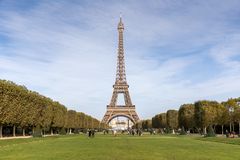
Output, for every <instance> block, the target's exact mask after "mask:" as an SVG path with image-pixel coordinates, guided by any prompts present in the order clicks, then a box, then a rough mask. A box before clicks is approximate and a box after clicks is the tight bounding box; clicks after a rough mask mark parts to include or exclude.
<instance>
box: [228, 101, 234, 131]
mask: <svg viewBox="0 0 240 160" xmlns="http://www.w3.org/2000/svg"><path fill="white" fill-rule="evenodd" d="M233 112H234V108H233V107H232V106H230V107H229V116H230V132H232V128H233V131H234V123H233V127H232V119H233V118H232V115H233Z"/></svg>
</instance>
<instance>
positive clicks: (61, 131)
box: [59, 128, 67, 135]
mask: <svg viewBox="0 0 240 160" xmlns="http://www.w3.org/2000/svg"><path fill="white" fill-rule="evenodd" d="M59 134H60V135H66V134H67V133H66V129H65V128H61V130H60V132H59Z"/></svg>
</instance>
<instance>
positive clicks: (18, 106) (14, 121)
mask: <svg viewBox="0 0 240 160" xmlns="http://www.w3.org/2000/svg"><path fill="white" fill-rule="evenodd" d="M99 127H104V126H103V124H100V121H98V120H97V119H96V118H93V117H91V116H89V115H87V114H84V113H82V112H76V111H74V110H67V108H66V107H65V106H64V105H62V104H60V103H59V102H57V101H53V100H52V99H50V98H48V97H45V96H43V95H41V94H39V93H37V92H34V91H30V90H28V89H27V88H26V87H25V86H20V85H17V84H15V83H13V82H11V81H6V80H0V137H2V136H3V135H4V134H9V132H10V131H11V134H12V135H13V136H16V130H19V129H20V130H21V132H22V134H23V135H25V134H26V131H27V134H34V132H35V130H36V129H37V128H39V129H40V130H41V134H45V133H46V132H47V133H51V134H53V133H59V132H61V131H63V132H65V131H66V132H67V133H72V132H77V131H79V130H80V129H86V128H99ZM5 132H6V133H5Z"/></svg>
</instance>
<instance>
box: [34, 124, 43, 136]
mask: <svg viewBox="0 0 240 160" xmlns="http://www.w3.org/2000/svg"><path fill="white" fill-rule="evenodd" d="M33 137H42V129H41V127H40V126H37V127H36V128H35V131H34V133H33Z"/></svg>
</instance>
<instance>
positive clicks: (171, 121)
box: [167, 110, 178, 133]
mask: <svg viewBox="0 0 240 160" xmlns="http://www.w3.org/2000/svg"><path fill="white" fill-rule="evenodd" d="M167 126H168V127H169V128H170V129H172V131H173V133H174V130H175V129H177V128H178V111H177V110H168V111H167Z"/></svg>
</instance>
